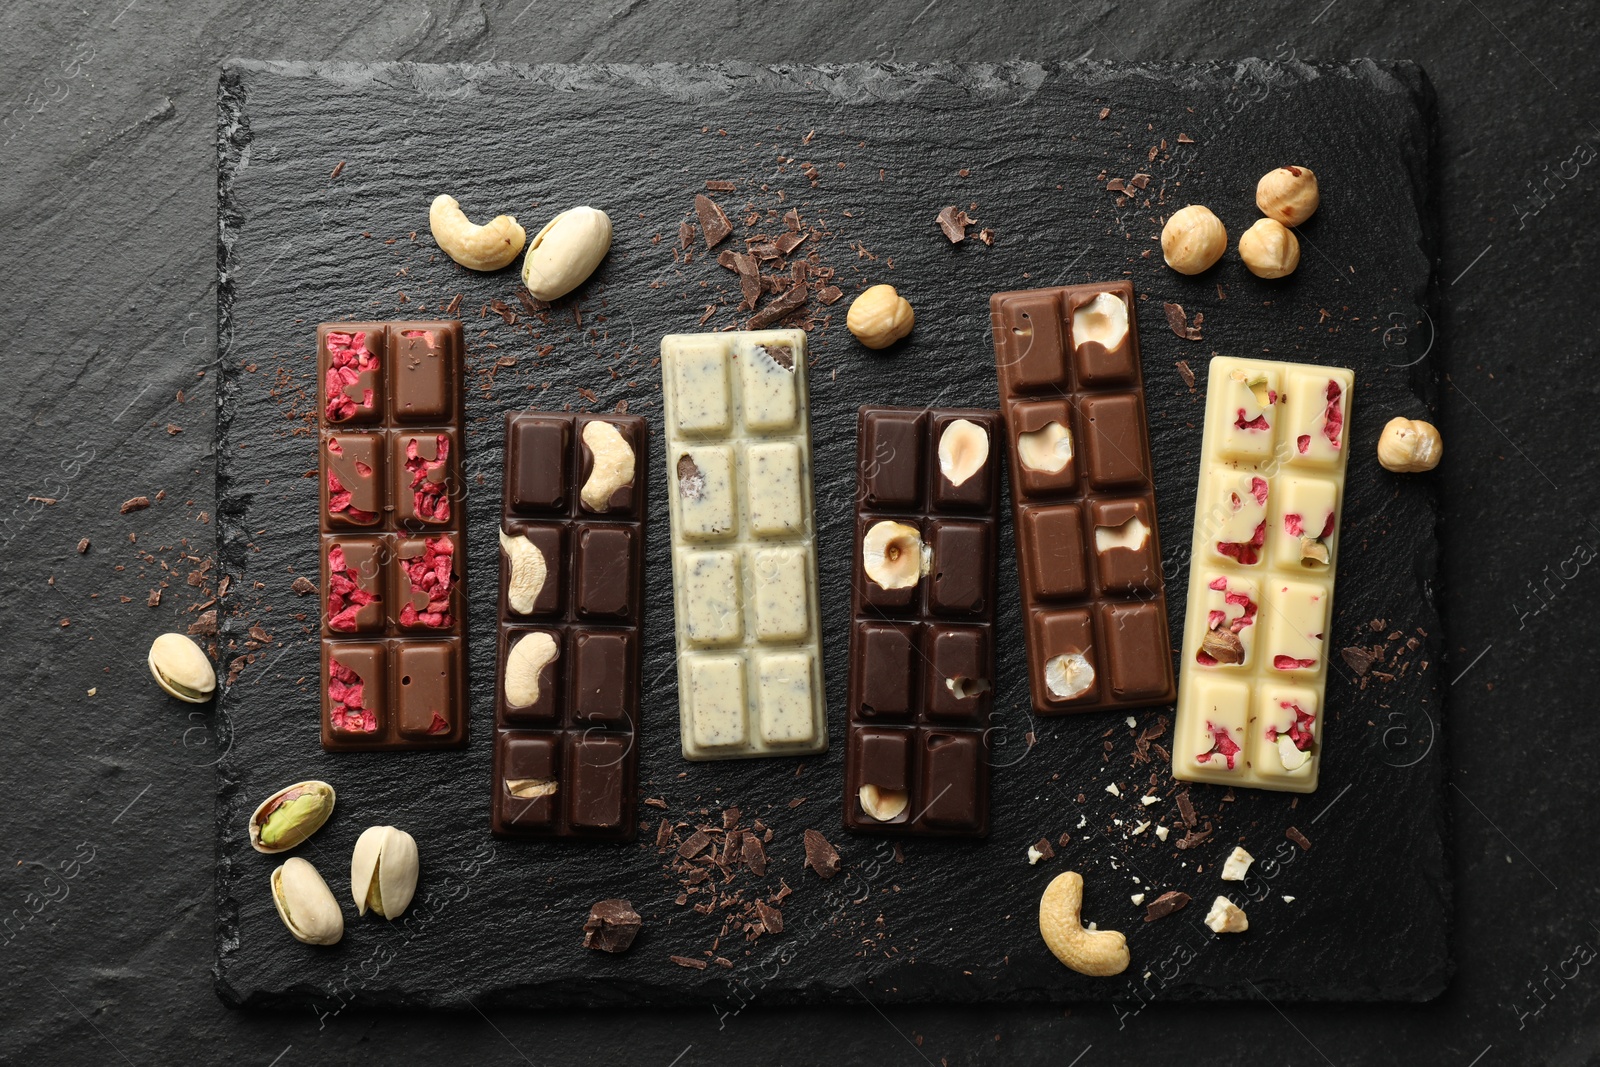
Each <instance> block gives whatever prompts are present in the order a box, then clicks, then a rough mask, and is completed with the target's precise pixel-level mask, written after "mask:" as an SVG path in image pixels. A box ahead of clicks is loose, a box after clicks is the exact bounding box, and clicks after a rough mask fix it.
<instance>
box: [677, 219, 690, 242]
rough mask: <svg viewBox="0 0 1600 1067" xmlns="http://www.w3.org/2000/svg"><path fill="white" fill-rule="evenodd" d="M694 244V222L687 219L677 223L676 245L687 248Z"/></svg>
mask: <svg viewBox="0 0 1600 1067" xmlns="http://www.w3.org/2000/svg"><path fill="white" fill-rule="evenodd" d="M692 244H694V223H692V222H690V221H689V220H688V219H685V220H684V221H682V222H680V223H678V247H679V248H682V249H687V248H688V247H689V246H690V245H692Z"/></svg>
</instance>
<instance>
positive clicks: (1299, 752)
mask: <svg viewBox="0 0 1600 1067" xmlns="http://www.w3.org/2000/svg"><path fill="white" fill-rule="evenodd" d="M1310 759H1311V749H1309V748H1301V747H1300V746H1299V745H1296V744H1295V743H1294V738H1292V737H1290V736H1289V735H1288V734H1279V735H1278V762H1280V763H1282V764H1283V769H1284V770H1286V771H1298V770H1299V769H1300V768H1301V767H1304V766H1305V765H1306V762H1307V761H1308V760H1310Z"/></svg>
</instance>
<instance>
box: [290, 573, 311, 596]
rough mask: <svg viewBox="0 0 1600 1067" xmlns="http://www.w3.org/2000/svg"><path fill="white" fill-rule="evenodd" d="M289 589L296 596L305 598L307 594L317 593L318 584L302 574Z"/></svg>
mask: <svg viewBox="0 0 1600 1067" xmlns="http://www.w3.org/2000/svg"><path fill="white" fill-rule="evenodd" d="M289 588H290V589H293V590H294V591H295V593H296V594H298V595H300V596H305V595H306V594H307V593H315V592H316V591H317V583H316V582H313V581H312V580H311V579H310V578H307V577H306V576H305V575H303V574H302V575H301V576H300V577H298V578H296V579H295V580H294V581H292V582H290V583H289Z"/></svg>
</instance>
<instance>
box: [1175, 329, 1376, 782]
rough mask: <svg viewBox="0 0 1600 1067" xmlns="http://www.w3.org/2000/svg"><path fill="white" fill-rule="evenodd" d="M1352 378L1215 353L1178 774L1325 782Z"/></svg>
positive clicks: (1192, 568) (1186, 638)
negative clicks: (1331, 630)
mask: <svg viewBox="0 0 1600 1067" xmlns="http://www.w3.org/2000/svg"><path fill="white" fill-rule="evenodd" d="M1354 385H1355V375H1354V374H1353V373H1351V372H1350V371H1348V370H1345V369H1343V368H1339V367H1317V366H1311V365H1309V364H1305V363H1281V362H1278V361H1276V360H1265V359H1242V358H1236V357H1232V356H1218V357H1216V358H1215V359H1213V360H1212V361H1211V371H1210V375H1209V380H1208V381H1207V383H1206V421H1205V431H1204V434H1203V436H1202V441H1201V445H1200V477H1199V484H1198V488H1197V489H1196V494H1195V528H1194V542H1193V549H1192V551H1191V553H1190V556H1189V604H1188V612H1187V614H1186V615H1185V618H1184V628H1183V650H1182V655H1181V658H1180V660H1179V663H1180V667H1179V671H1180V674H1179V678H1180V680H1181V682H1182V684H1181V685H1180V686H1179V687H1178V714H1177V721H1176V723H1175V725H1174V728H1173V739H1172V776H1173V777H1174V778H1180V779H1182V780H1184V781H1188V782H1217V783H1221V784H1225V785H1245V786H1254V787H1255V788H1257V789H1277V790H1284V791H1287V792H1294V793H1309V792H1311V791H1312V790H1314V789H1316V788H1317V773H1318V768H1319V765H1320V764H1321V760H1322V722H1323V719H1324V718H1325V717H1326V716H1325V713H1324V708H1323V695H1324V691H1325V689H1326V685H1327V678H1328V626H1329V625H1330V622H1329V620H1331V619H1332V617H1333V582H1334V573H1335V571H1336V570H1337V569H1338V562H1339V523H1340V519H1341V516H1342V508H1343V504H1344V482H1345V465H1346V459H1347V456H1348V454H1349V451H1350V450H1349V447H1348V446H1349V443H1350V442H1349V432H1348V427H1349V425H1350V391H1351V389H1352V388H1353V387H1354Z"/></svg>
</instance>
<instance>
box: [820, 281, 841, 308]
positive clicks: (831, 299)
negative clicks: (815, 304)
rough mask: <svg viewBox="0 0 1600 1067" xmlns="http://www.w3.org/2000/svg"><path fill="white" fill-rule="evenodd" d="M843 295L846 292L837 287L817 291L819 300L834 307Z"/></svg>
mask: <svg viewBox="0 0 1600 1067" xmlns="http://www.w3.org/2000/svg"><path fill="white" fill-rule="evenodd" d="M843 295H844V290H843V289H840V288H839V287H838V286H837V285H826V286H823V287H822V288H821V289H819V290H817V300H818V301H820V302H821V303H822V304H824V305H832V304H835V303H837V302H838V300H839V298H840V297H841V296H843Z"/></svg>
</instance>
